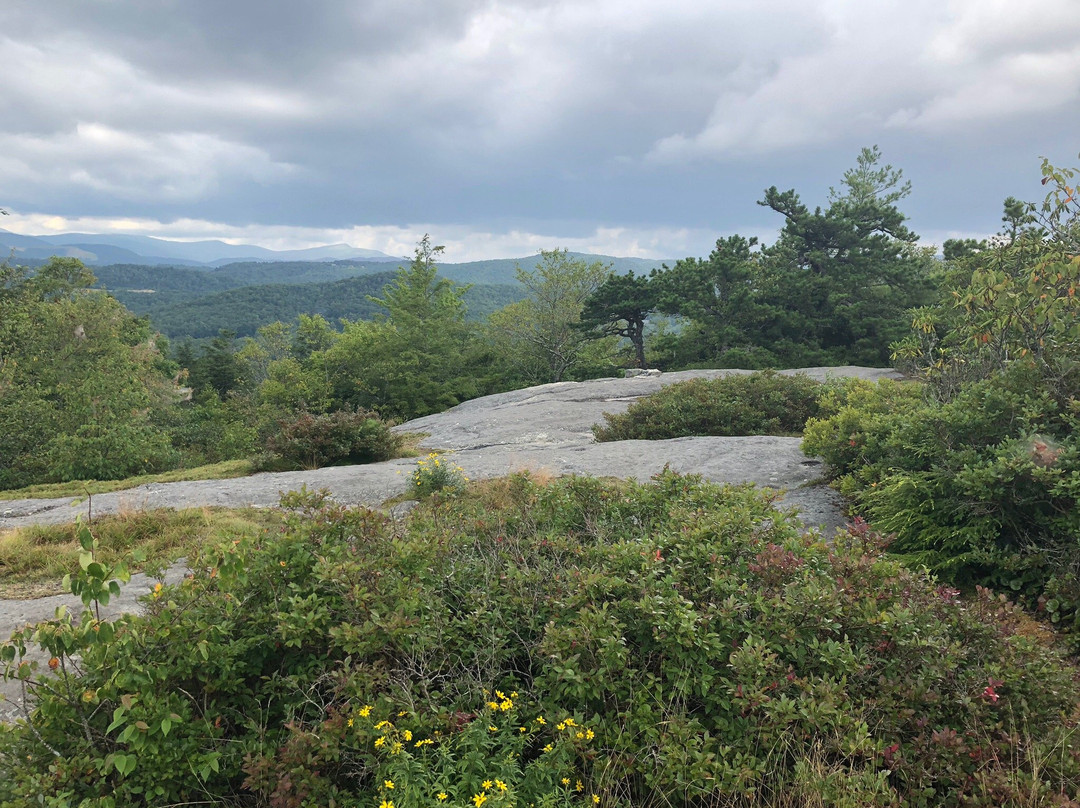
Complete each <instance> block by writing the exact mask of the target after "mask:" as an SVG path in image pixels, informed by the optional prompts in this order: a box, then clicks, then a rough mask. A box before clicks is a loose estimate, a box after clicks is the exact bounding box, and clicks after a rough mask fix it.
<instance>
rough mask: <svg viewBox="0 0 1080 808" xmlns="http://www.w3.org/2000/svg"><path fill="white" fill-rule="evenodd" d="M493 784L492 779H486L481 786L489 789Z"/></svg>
mask: <svg viewBox="0 0 1080 808" xmlns="http://www.w3.org/2000/svg"><path fill="white" fill-rule="evenodd" d="M492 785H493V784H492V782H491V781H490V780H485V781H484V782H482V783H481V784H480V787H481V788H483V789H484V791H487V790H488V789H489V788H491V786H492Z"/></svg>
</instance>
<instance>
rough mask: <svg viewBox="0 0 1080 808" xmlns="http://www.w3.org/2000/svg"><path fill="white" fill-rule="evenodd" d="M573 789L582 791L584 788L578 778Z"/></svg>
mask: <svg viewBox="0 0 1080 808" xmlns="http://www.w3.org/2000/svg"><path fill="white" fill-rule="evenodd" d="M574 790H575V791H584V790H585V784H584V783H582V782H581V781H580V780H578V781H577V783H576V784H575V785H574Z"/></svg>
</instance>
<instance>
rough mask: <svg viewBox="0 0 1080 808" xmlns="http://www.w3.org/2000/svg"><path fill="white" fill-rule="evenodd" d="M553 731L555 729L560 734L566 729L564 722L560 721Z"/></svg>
mask: <svg viewBox="0 0 1080 808" xmlns="http://www.w3.org/2000/svg"><path fill="white" fill-rule="evenodd" d="M555 729H557V730H558V731H559V732H562V731H563V730H564V729H566V722H565V721H560V722H559V723H558V724H556V725H555Z"/></svg>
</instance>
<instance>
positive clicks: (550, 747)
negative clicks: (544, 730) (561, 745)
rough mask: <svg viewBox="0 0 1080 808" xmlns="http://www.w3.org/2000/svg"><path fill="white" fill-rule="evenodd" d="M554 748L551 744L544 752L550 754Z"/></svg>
mask: <svg viewBox="0 0 1080 808" xmlns="http://www.w3.org/2000/svg"><path fill="white" fill-rule="evenodd" d="M553 748H554V747H553V746H552V745H551V744H548V745H547V746H545V747H544V751H545V752H550V751H551V750H552V749H553Z"/></svg>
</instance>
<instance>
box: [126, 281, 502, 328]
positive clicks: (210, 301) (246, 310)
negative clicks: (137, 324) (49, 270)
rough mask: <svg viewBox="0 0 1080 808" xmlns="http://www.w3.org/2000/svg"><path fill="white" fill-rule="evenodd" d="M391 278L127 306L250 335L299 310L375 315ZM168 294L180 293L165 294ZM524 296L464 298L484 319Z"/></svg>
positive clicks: (171, 320) (268, 287) (476, 293)
mask: <svg viewBox="0 0 1080 808" xmlns="http://www.w3.org/2000/svg"><path fill="white" fill-rule="evenodd" d="M393 277H394V273H392V272H381V273H378V274H374V275H365V276H361V277H358V278H346V279H344V280H340V281H333V282H331V283H304V284H295V285H285V284H264V285H261V286H242V287H240V288H236V289H230V290H228V291H224V292H217V293H214V294H208V295H203V296H200V297H197V298H193V299H186V300H184V299H181V300H177V299H175V298H173V299H169V297H166V298H165V299H164V300H160V301H159V300H158V299H157V298H156V297H155V296H149V295H148V296H147V297H149V298H150V300H151V301H153V302H152V303H151V305H148V306H147V305H143V306H139V305H130V304H129V306H130V308H131V309H132V310H133V311H136V312H138V313H140V314H145V315H146V316H147V317H149V318H150V322H151V323H152V324H153V326H154V328H156V329H157V330H159V331H161V332H162V333H163V334H165V335H167V336H169V337H173V338H180V337H194V338H200V337H212V336H214V335H216V334H217V333H218V332H219V331H221V330H222V329H227V330H230V331H233V332H235V333H236V335H237V336H240V337H251V336H254V335H255V332H256V331H257V330H258V329H259V328H261V327H262V326H264V325H269V324H270V323H273V322H275V321H278V320H281V321H286V322H287V321H291V320H295V319H296V318H297V317H298V316H299V315H301V314H309V315H320V316H322V317H325V318H326V319H327V320H329V321H330V322H331V323H337V322H338V320H341V319H346V320H368V319H371V318H372V317H373V316H375V314H376V313H377V312H378V311H379V307H378V305H377V304H375V303H373V302H372V301H371V300H370V297H371V296H372V295H377V294H378V293H379V291H380V290H381V289H382V288H383V286H385V285H386V284H387V283H389V282H390V281H391V280H393ZM137 294H138V293H131V292H128V293H127V294H121V295H117V297H118V298H119V299H121V300H123V301H124V302H125V303H128V301H129V300H131V299H132V297H133V296H135V297H136V299H137ZM170 294H176V293H168V292H166V293H165V295H167V296H168V295H170ZM521 295H522V292H521V290H520V289H517V288H515V287H513V286H508V285H503V286H496V285H493V284H485V285H482V286H473V287H471V288H470V289H468V290H467V291H466V292H465V295H464V298H463V299H464V301H465V306H466V310H467V313H468V316H469V317H470V318H472V319H483V318H484V317H486V316H488V315H489V314H491V313H492V312H493V311H495V310H496V309H498V308H501V307H502V306H505V305H506V304H508V303H511V302H513V301H514V300H517V299H518V298H520V297H521ZM148 302H149V301H148Z"/></svg>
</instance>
